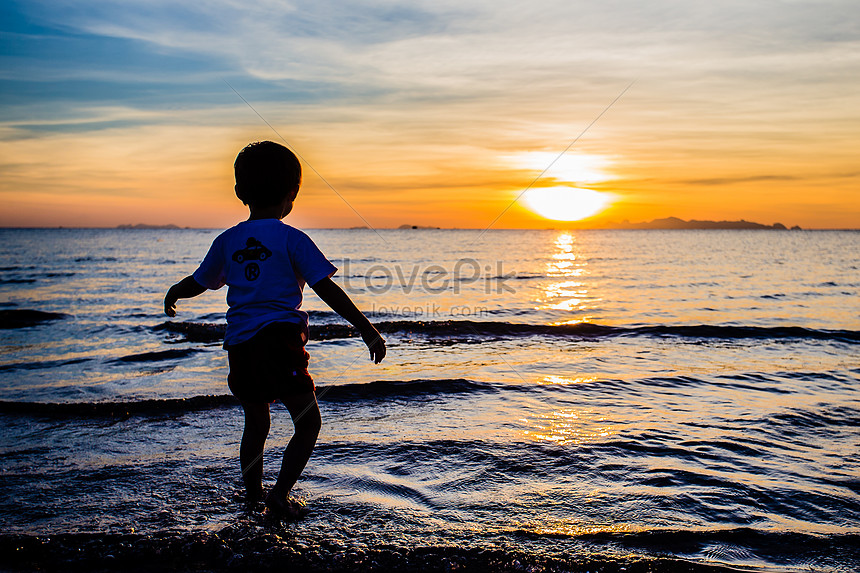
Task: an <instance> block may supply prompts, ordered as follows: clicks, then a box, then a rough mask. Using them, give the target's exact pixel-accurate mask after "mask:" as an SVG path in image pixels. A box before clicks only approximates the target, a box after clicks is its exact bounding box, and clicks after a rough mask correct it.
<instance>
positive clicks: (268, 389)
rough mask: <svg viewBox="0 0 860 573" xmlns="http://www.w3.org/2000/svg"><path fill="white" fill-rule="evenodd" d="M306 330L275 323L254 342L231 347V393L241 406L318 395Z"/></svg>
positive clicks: (228, 356)
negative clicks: (304, 395) (288, 397)
mask: <svg viewBox="0 0 860 573" xmlns="http://www.w3.org/2000/svg"><path fill="white" fill-rule="evenodd" d="M309 358H310V356H309V355H308V353H307V351H306V350H305V341H304V336H303V334H302V327H301V326H300V325H298V324H293V323H291V322H275V323H273V324H269V325H267V326H265V327H263V328H262V329H261V330H260V331H259V332H258V333H257V334H255V335H254V336H253V337H252V338H251V339H250V340H247V341H245V342H240V343H239V344H234V345H232V346H228V347H227V360H228V361H229V363H230V374H229V375H228V376H227V384H228V385H229V386H230V392H232V393H233V395H234V396H236V397H237V398H238V399H239V400H240V401H241V402H269V403H271V402H274V401H275V400H280V399H282V398H284V397H285V396H294V395H296V394H304V393H306V392H314V391H315V390H316V388H315V387H314V379H313V378H311V375H310V374H309V373H308V359H309Z"/></svg>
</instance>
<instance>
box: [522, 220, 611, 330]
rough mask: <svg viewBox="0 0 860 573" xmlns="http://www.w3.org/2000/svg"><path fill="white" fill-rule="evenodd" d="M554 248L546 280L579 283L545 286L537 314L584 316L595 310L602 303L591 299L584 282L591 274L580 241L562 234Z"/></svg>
mask: <svg viewBox="0 0 860 573" xmlns="http://www.w3.org/2000/svg"><path fill="white" fill-rule="evenodd" d="M554 247H555V252H554V253H552V255H551V259H552V260H551V261H549V262H548V263H547V268H546V276H547V277H550V278H561V279H570V278H576V279H577V280H562V281H558V282H553V281H550V282H547V283H546V284H545V285H544V286H543V296H542V297H541V299H540V302H542V303H543V304H541V305H539V306H537V307H536V310H559V311H565V312H582V311H585V310H587V309H589V308H591V307H592V305H593V303H595V302H597V301H599V300H600V299H599V298H596V297H594V296H592V295H590V293H589V290H588V285H587V284H586V283H585V282H584V281H583V280H581V278H580V277H583V276H585V275H587V274H588V272H587V268H586V267H587V266H588V261H587V260H586V259H585V258H584V257H582V255H581V254H580V253H579V252H578V250H577V248H576V237H575V236H573V235H571V234H570V233H566V232H565V233H561V234H560V235H559V236H558V237H556V239H555V243H554ZM576 322H583V320H582V319H579V320H575V321H574V323H576ZM565 323H566V321H565Z"/></svg>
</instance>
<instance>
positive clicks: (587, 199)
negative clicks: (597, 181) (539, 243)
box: [525, 187, 609, 221]
mask: <svg viewBox="0 0 860 573" xmlns="http://www.w3.org/2000/svg"><path fill="white" fill-rule="evenodd" d="M525 200H526V203H527V204H528V206H529V208H531V210H532V211H534V212H535V213H537V214H538V215H540V216H541V217H546V218H547V219H554V220H556V221H578V220H580V219H585V218H586V217H590V216H592V215H594V214H596V213H599V212H600V211H602V210H603V209H604V208H605V207H606V205H607V203H609V196H608V195H607V194H606V193H600V192H599V191H593V190H591V189H577V188H575V187H545V188H540V189H529V190H528V191H526V194H525Z"/></svg>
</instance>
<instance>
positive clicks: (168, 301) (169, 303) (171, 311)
mask: <svg viewBox="0 0 860 573" xmlns="http://www.w3.org/2000/svg"><path fill="white" fill-rule="evenodd" d="M172 290H173V289H170V291H172ZM170 291H167V296H166V297H164V314H166V315H167V316H169V317H170V318H173V317H174V316H176V300H177V299H176V297H175V296H171V294H170Z"/></svg>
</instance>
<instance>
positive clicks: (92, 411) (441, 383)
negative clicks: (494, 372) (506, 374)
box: [0, 378, 499, 418]
mask: <svg viewBox="0 0 860 573" xmlns="http://www.w3.org/2000/svg"><path fill="white" fill-rule="evenodd" d="M498 391H499V389H498V387H497V386H496V385H495V384H491V383H488V382H475V381H472V380H465V379H463V378H456V379H442V380H391V381H388V380H380V381H376V382H368V383H357V384H341V385H337V386H317V400H319V401H320V402H361V401H376V400H381V399H386V400H387V399H392V398H412V399H414V398H420V397H426V398H432V397H435V396H441V395H446V394H470V393H478V392H486V393H491V392H498ZM237 406H239V401H238V400H237V399H236V398H235V397H233V396H232V395H230V394H219V395H209V396H193V397H190V398H161V399H152V400H135V401H109V402H13V401H0V413H3V414H24V415H35V416H49V417H59V418H65V417H70V418H73V417H107V418H112V417H123V418H125V417H129V416H150V415H159V414H176V413H190V412H200V411H206V410H216V409H220V408H232V407H237Z"/></svg>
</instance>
